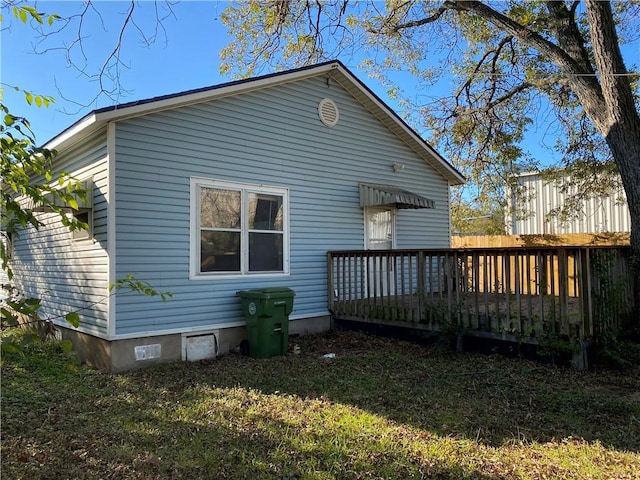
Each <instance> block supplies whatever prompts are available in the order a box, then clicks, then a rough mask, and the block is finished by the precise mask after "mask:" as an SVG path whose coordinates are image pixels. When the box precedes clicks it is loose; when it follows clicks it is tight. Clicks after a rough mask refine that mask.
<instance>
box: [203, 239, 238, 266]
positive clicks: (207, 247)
mask: <svg viewBox="0 0 640 480" xmlns="http://www.w3.org/2000/svg"><path fill="white" fill-rule="evenodd" d="M200 245H201V248H200V271H201V272H239V271H240V232H215V231H202V232H201V233H200Z"/></svg>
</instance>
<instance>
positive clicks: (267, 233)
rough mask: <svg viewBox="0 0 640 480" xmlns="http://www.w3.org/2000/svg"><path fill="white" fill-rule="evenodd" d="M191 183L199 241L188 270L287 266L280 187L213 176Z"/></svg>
mask: <svg viewBox="0 0 640 480" xmlns="http://www.w3.org/2000/svg"><path fill="white" fill-rule="evenodd" d="M192 187H193V190H192V192H193V193H195V194H196V195H197V200H198V203H197V210H196V211H195V212H194V214H195V216H194V217H193V218H194V221H195V222H196V224H197V232H198V233H197V235H198V237H196V238H198V243H199V245H198V243H196V244H194V247H195V248H196V249H197V253H196V252H194V253H195V255H194V256H192V262H193V263H192V265H193V267H192V268H193V270H192V272H193V273H195V274H197V273H201V274H203V273H236V274H249V273H267V272H285V271H286V270H287V268H288V263H287V257H286V256H287V255H288V253H287V252H286V245H287V241H286V235H287V228H288V227H287V225H286V218H285V213H286V200H287V196H286V194H287V191H286V190H285V189H279V188H274V187H264V188H263V187H256V186H247V187H245V186H243V185H240V184H230V183H228V182H224V183H223V182H219V183H218V182H214V181H211V182H207V181H202V182H199V181H192ZM194 257H195V258H194ZM198 257H199V258H198Z"/></svg>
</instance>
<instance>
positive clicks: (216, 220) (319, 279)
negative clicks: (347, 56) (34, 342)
mask: <svg viewBox="0 0 640 480" xmlns="http://www.w3.org/2000/svg"><path fill="white" fill-rule="evenodd" d="M45 146H46V147H48V148H55V149H56V150H57V151H58V156H57V158H56V161H55V169H56V170H57V171H65V172H67V173H70V174H72V175H73V176H75V177H76V178H77V179H79V180H82V181H86V182H87V185H88V186H89V188H90V191H91V195H90V199H89V200H90V201H89V202H88V203H87V204H86V205H84V206H83V207H84V208H82V209H80V210H76V211H73V212H71V213H70V214H73V215H78V216H80V218H81V219H83V220H85V221H87V223H88V224H89V225H90V229H89V231H81V232H73V233H70V232H69V231H68V230H66V229H65V228H64V227H63V226H62V224H61V223H60V222H59V220H57V218H56V216H55V215H54V214H51V213H45V212H43V213H39V214H38V215H39V216H40V217H39V218H40V220H41V221H43V222H44V226H43V227H41V229H40V230H38V231H36V230H33V229H29V230H26V231H23V232H20V234H19V235H18V236H17V237H16V238H15V240H14V245H13V260H12V262H13V265H12V266H13V269H14V272H15V281H16V284H17V286H18V287H19V288H20V289H21V291H22V292H23V293H24V294H26V295H38V296H39V297H41V298H43V299H44V302H43V303H44V308H43V313H44V314H45V315H49V316H51V317H54V316H56V315H58V314H60V313H64V312H68V311H70V310H78V311H79V313H80V315H81V323H80V326H79V328H77V329H74V328H70V327H69V326H68V325H66V324H64V321H61V322H60V326H61V327H63V328H62V331H63V336H65V337H67V338H70V339H72V340H73V342H74V345H75V348H76V350H77V351H78V353H79V354H80V356H81V357H82V358H83V359H85V360H86V361H87V362H88V363H91V364H93V365H96V366H98V367H100V368H102V369H105V370H111V371H118V370H123V369H127V368H133V367H135V366H142V365H147V364H151V363H155V362H159V361H168V360H175V359H181V358H182V359H186V360H193V359H198V358H206V357H209V356H211V357H212V356H215V355H218V354H222V353H225V352H226V351H228V350H230V349H232V348H234V347H235V346H237V345H238V344H239V343H240V341H241V340H242V339H243V338H244V336H245V327H244V319H243V315H242V312H241V309H240V301H239V298H238V297H237V296H236V292H237V291H239V290H246V289H250V288H257V287H267V286H286V287H291V288H292V289H294V290H295V292H296V296H295V302H294V310H293V312H292V314H291V316H290V327H289V330H290V333H291V334H296V333H298V334H304V333H309V332H315V331H321V330H326V329H328V328H329V327H330V314H329V312H328V310H327V255H326V253H327V251H329V250H345V249H358V250H361V249H363V248H379V249H387V248H430V247H431V248H448V247H449V246H450V225H449V223H450V218H449V187H450V186H451V185H457V184H460V183H462V182H463V181H464V178H463V177H462V175H461V174H460V173H459V172H458V171H457V170H455V169H454V168H453V167H452V166H451V165H450V164H449V163H448V162H447V161H446V160H444V159H443V158H442V157H441V156H440V155H439V154H438V153H437V152H435V151H434V150H433V149H432V148H431V147H430V146H429V145H428V144H426V143H425V142H424V141H423V140H422V139H421V138H420V137H419V136H418V135H417V134H416V133H415V132H414V131H413V130H412V129H410V128H409V127H408V126H407V125H406V124H405V123H404V122H403V121H402V120H401V119H400V118H399V117H398V116H397V115H396V114H395V113H394V112H393V111H391V110H390V109H389V107H387V106H386V105H385V104H384V103H383V102H382V101H381V100H380V99H379V98H378V97H377V96H376V95H375V94H373V93H372V92H371V90H369V89H368V88H367V87H366V86H365V85H364V84H363V83H362V82H360V81H359V80H358V79H357V78H356V77H354V75H353V74H352V73H351V72H350V71H349V70H348V69H347V68H346V67H345V66H344V65H342V64H341V63H340V62H337V61H333V62H328V63H323V64H319V65H315V66H311V67H305V68H300V69H297V70H291V71H286V72H282V73H277V74H273V75H267V76H262V77H257V78H252V79H248V80H242V81H236V82H231V83H226V84H222V85H218V86H214V87H210V88H203V89H199V90H193V91H188V92H183V93H179V94H175V95H168V96H163V97H157V98H152V99H149V100H144V101H139V102H134V103H128V104H123V105H117V106H114V107H109V108H104V109H100V110H95V111H93V112H92V113H90V114H89V115H87V116H86V117H84V118H83V119H81V120H80V121H78V122H77V123H75V124H74V125H72V126H71V127H69V128H68V129H67V130H65V131H63V132H62V133H60V134H59V135H58V136H56V137H55V138H54V139H52V140H51V141H50V142H49V143H48V144H47V145H45ZM127 274H133V275H135V277H136V278H138V279H140V280H144V281H146V282H149V283H150V284H151V285H153V287H154V288H156V289H157V290H162V291H170V292H172V293H173V299H171V300H170V301H169V302H167V303H162V302H161V301H160V300H158V299H157V298H155V297H146V296H143V295H139V294H133V293H130V292H129V293H128V292H126V291H124V290H121V291H119V292H118V294H116V295H111V293H113V292H112V291H110V290H109V286H110V285H112V284H114V282H115V281H116V279H118V278H123V277H125V276H126V275H127Z"/></svg>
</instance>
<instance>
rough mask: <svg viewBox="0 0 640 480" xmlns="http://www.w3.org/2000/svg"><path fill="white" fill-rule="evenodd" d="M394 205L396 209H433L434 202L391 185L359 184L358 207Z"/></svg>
mask: <svg viewBox="0 0 640 480" xmlns="http://www.w3.org/2000/svg"><path fill="white" fill-rule="evenodd" d="M376 205H395V206H396V208H435V207H436V205H435V202H434V201H433V200H429V199H428V198H426V197H423V196H422V195H418V194H416V193H412V192H409V191H407V190H403V189H402V188H399V187H395V186H393V185H378V184H373V183H361V184H360V206H361V207H372V206H376Z"/></svg>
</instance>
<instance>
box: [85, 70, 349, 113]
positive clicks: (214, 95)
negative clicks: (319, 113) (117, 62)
mask: <svg viewBox="0 0 640 480" xmlns="http://www.w3.org/2000/svg"><path fill="white" fill-rule="evenodd" d="M336 68H338V64H328V65H322V66H319V67H317V68H311V69H309V70H302V71H296V72H291V73H288V74H282V75H274V76H270V77H266V78H259V79H256V80H248V81H246V82H241V83H238V84H234V85H228V86H226V87H219V88H215V87H213V88H212V89H211V90H206V91H203V92H196V93H191V94H186V95H179V96H176V97H172V98H166V99H164V100H157V101H150V102H148V103H144V104H141V105H132V106H130V107H124V108H121V109H115V110H110V111H107V112H102V113H99V114H97V121H99V122H103V121H114V120H122V119H125V118H131V117H136V116H140V115H146V114H149V113H153V112H157V111H161V110H167V109H170V108H176V107H182V106H185V105H191V104H196V103H202V102H207V101H210V100H215V99H218V98H223V97H228V96H232V95H238V94H240V93H245V92H250V91H253V90H260V89H263V88H267V87H273V86H275V85H281V84H284V83H290V82H293V81H297V80H302V79H305V78H310V77H315V76H318V75H320V74H322V73H324V72H328V71H331V70H334V69H336Z"/></svg>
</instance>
